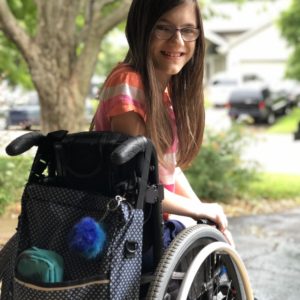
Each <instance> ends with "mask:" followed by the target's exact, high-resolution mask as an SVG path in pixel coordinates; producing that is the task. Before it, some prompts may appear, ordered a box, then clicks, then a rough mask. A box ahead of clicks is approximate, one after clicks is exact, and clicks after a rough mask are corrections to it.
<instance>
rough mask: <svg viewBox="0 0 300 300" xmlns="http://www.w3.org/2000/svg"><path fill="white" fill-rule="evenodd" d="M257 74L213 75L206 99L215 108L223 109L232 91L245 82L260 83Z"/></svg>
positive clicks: (227, 73) (223, 73) (224, 73)
mask: <svg viewBox="0 0 300 300" xmlns="http://www.w3.org/2000/svg"><path fill="white" fill-rule="evenodd" d="M262 81H263V79H262V78H260V77H259V76H258V75H257V74H252V73H249V74H236V73H229V72H221V73H217V74H215V75H214V76H213V77H212V78H211V80H210V81H209V83H208V86H207V98H208V100H209V101H210V102H211V103H212V104H213V105H214V106H215V107H224V106H226V104H227V103H228V99H229V95H230V93H231V91H232V90H234V89H235V88H237V87H238V86H239V85H242V84H244V83H246V82H262Z"/></svg>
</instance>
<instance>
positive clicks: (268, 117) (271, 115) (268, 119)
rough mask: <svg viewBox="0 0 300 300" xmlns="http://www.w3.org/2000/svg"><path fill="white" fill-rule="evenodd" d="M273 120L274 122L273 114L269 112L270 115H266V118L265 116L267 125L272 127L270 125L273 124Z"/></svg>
mask: <svg viewBox="0 0 300 300" xmlns="http://www.w3.org/2000/svg"><path fill="white" fill-rule="evenodd" d="M275 120H276V117H275V114H274V113H273V112H270V113H269V114H268V116H267V119H266V121H267V123H268V124H269V125H272V124H274V123H275Z"/></svg>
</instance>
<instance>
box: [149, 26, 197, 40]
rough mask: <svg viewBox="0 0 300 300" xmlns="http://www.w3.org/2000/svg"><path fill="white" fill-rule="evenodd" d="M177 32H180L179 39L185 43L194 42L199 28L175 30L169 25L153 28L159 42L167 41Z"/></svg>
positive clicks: (175, 28)
mask: <svg viewBox="0 0 300 300" xmlns="http://www.w3.org/2000/svg"><path fill="white" fill-rule="evenodd" d="M177 31H179V32H180V35H181V38H182V39H183V40H184V41H185V42H193V41H195V40H196V39H197V38H198V37H199V34H200V30H199V28H195V27H183V28H177V27H175V26H171V25H156V27H155V28H154V34H155V36H156V37H157V38H158V39H160V40H169V39H170V38H172V37H173V36H174V35H175V33H176V32H177Z"/></svg>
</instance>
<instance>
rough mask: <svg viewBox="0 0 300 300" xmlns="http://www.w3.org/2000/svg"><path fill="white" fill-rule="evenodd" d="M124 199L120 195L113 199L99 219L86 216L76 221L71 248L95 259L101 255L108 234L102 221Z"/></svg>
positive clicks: (71, 234)
mask: <svg viewBox="0 0 300 300" xmlns="http://www.w3.org/2000/svg"><path fill="white" fill-rule="evenodd" d="M123 200H125V198H123V197H121V196H119V195H117V196H116V197H115V198H113V199H111V200H110V201H109V202H108V203H107V206H106V211H105V213H104V215H103V217H102V218H101V219H100V220H99V221H97V220H95V219H94V218H91V217H84V218H82V219H81V220H80V221H79V222H78V223H76V224H75V225H74V226H73V228H72V230H71V231H70V233H69V237H68V238H69V240H68V243H69V249H70V250H71V251H73V252H75V253H77V254H79V255H81V256H83V257H84V258H86V259H93V258H96V257H97V256H98V255H100V254H101V253H102V251H103V249H104V247H105V244H106V241H107V234H106V231H105V229H104V226H103V224H102V223H101V221H103V220H104V219H105V218H106V216H107V215H108V213H109V212H112V211H115V210H116V209H117V208H118V207H119V206H120V203H121V201H123Z"/></svg>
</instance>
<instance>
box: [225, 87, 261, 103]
mask: <svg viewBox="0 0 300 300" xmlns="http://www.w3.org/2000/svg"><path fill="white" fill-rule="evenodd" d="M246 98H251V99H260V98H261V93H260V91H259V90H248V89H247V90H236V91H233V92H232V93H231V96H230V99H231V100H233V101H234V100H242V99H246Z"/></svg>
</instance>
